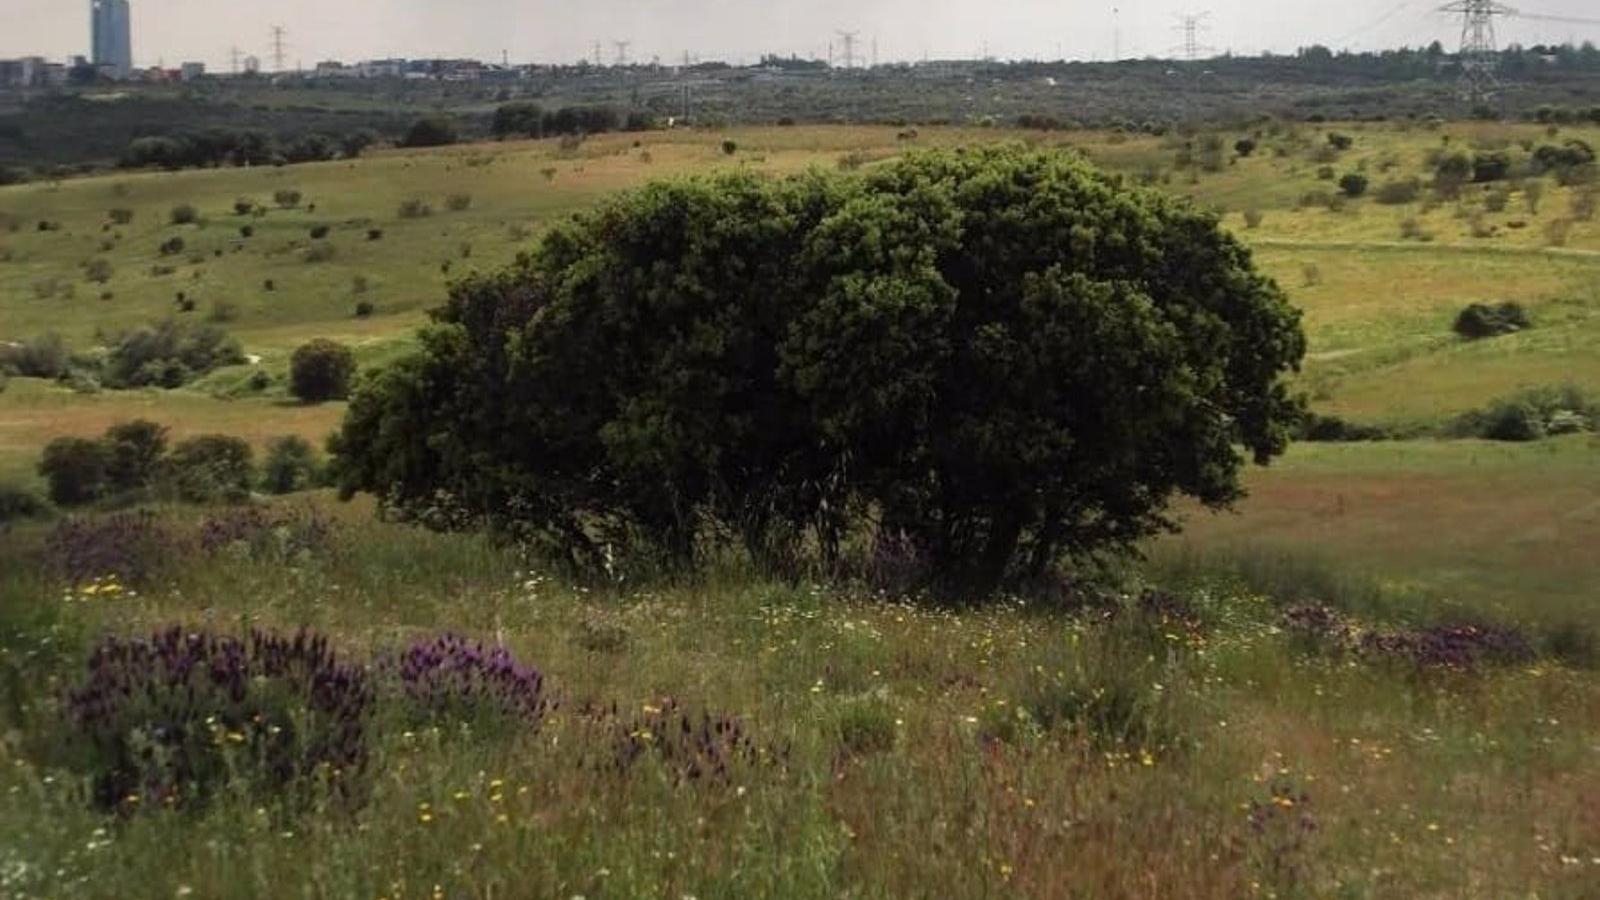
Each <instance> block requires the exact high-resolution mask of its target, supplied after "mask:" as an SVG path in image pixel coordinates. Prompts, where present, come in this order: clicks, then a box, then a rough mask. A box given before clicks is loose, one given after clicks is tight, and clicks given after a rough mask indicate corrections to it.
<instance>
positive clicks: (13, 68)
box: [0, 56, 45, 88]
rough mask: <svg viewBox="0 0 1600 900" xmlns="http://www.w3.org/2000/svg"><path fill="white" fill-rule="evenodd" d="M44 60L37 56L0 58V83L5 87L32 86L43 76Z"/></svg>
mask: <svg viewBox="0 0 1600 900" xmlns="http://www.w3.org/2000/svg"><path fill="white" fill-rule="evenodd" d="M44 65H45V63H44V60H42V59H40V58H39V57H37V56H28V57H24V58H22V59H0V85H4V86H5V87H15V88H25V87H34V86H35V85H37V84H39V81H40V79H42V78H43V77H44Z"/></svg>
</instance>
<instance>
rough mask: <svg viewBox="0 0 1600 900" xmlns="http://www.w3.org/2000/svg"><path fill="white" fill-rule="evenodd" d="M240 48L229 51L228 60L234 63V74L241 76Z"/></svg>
mask: <svg viewBox="0 0 1600 900" xmlns="http://www.w3.org/2000/svg"><path fill="white" fill-rule="evenodd" d="M239 58H240V54H239V48H238V47H232V48H230V49H229V50H228V59H229V61H230V62H231V63H232V68H233V74H235V75H237V74H239Z"/></svg>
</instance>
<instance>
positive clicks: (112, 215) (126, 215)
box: [106, 207, 133, 225]
mask: <svg viewBox="0 0 1600 900" xmlns="http://www.w3.org/2000/svg"><path fill="white" fill-rule="evenodd" d="M106 217H107V218H109V219H110V220H111V224H113V225H131V224H133V210H131V209H124V208H121V207H119V208H117V209H113V210H111V211H110V212H109V213H107V214H106Z"/></svg>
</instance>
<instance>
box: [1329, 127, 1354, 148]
mask: <svg viewBox="0 0 1600 900" xmlns="http://www.w3.org/2000/svg"><path fill="white" fill-rule="evenodd" d="M1355 145H1356V139H1355V138H1353V137H1351V136H1350V135H1348V134H1340V133H1339V132H1337V131H1335V132H1330V133H1329V134H1328V146H1329V147H1332V148H1333V149H1335V150H1340V151H1343V150H1349V149H1350V148H1351V147H1354V146H1355Z"/></svg>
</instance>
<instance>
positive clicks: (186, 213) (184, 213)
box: [168, 203, 200, 225]
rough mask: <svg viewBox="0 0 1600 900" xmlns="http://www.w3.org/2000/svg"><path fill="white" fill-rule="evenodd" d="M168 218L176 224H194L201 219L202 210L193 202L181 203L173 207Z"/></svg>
mask: <svg viewBox="0 0 1600 900" xmlns="http://www.w3.org/2000/svg"><path fill="white" fill-rule="evenodd" d="M168 218H169V220H170V221H171V222H172V224H174V225H193V224H194V223H196V222H198V221H200V211H199V210H197V209H195V208H194V206H193V204H189V203H180V204H178V205H177V206H174V207H173V208H172V212H171V213H170V214H169V215H168Z"/></svg>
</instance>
